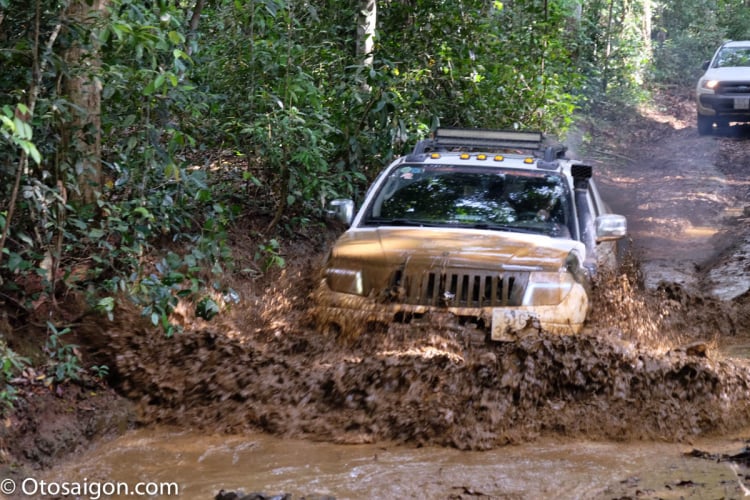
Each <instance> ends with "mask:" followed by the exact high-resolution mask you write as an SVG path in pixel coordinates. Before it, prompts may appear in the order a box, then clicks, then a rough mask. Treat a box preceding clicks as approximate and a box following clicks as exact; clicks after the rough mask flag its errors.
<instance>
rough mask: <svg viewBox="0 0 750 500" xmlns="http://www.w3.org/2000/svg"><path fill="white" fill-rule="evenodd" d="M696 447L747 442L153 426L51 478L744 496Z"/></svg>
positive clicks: (437, 492)
mask: <svg viewBox="0 0 750 500" xmlns="http://www.w3.org/2000/svg"><path fill="white" fill-rule="evenodd" d="M694 448H700V449H702V450H709V451H712V452H716V451H728V452H737V451H738V450H739V449H741V448H742V442H741V441H740V440H738V439H736V438H723V439H717V440H700V441H699V442H696V443H694V444H692V445H691V444H668V443H651V442H633V443H612V442H590V441H568V440H565V441H556V440H549V439H548V440H543V441H540V442H536V443H528V444H524V445H519V446H506V447H502V448H498V449H495V450H492V451H486V452H468V451H459V450H455V449H451V448H440V447H423V448H411V447H404V446H396V445H374V444H373V445H337V444H331V443H314V442H310V441H304V440H293V439H280V438H276V437H272V436H268V435H265V434H250V435H243V436H226V435H206V434H202V433H195V432H176V431H173V430H170V429H163V428H161V429H160V428H156V429H151V430H138V431H133V432H130V433H128V434H126V435H124V436H122V437H120V438H118V439H116V440H114V441H111V442H107V443H100V444H99V445H98V446H96V447H95V448H93V449H92V450H90V451H88V452H87V453H86V454H84V455H82V456H81V457H80V458H79V459H78V460H75V461H73V462H71V463H68V464H67V465H65V466H62V467H59V468H57V469H54V470H53V471H51V472H50V473H49V474H48V475H47V477H46V480H48V481H83V480H84V479H85V480H87V481H88V482H89V483H91V482H93V481H121V482H127V483H129V484H135V483H136V482H139V481H147V482H176V483H178V484H179V487H180V495H179V496H180V498H188V499H209V498H213V497H214V496H215V495H216V494H217V493H218V492H219V490H221V489H224V490H231V491H236V490H243V491H244V492H246V493H249V492H264V493H267V494H279V493H290V494H292V495H293V497H294V498H301V497H302V496H305V495H312V494H318V495H331V496H335V497H336V498H338V499H347V498H349V499H370V498H462V497H465V498H475V497H489V498H553V497H554V498H621V497H622V496H624V495H634V494H635V492H636V491H639V492H640V493H639V494H638V495H637V496H638V498H739V496H740V493H741V487H740V485H739V482H738V480H737V476H736V475H735V473H734V472H733V471H732V470H731V468H730V467H729V465H728V464H727V463H723V462H713V461H710V460H706V459H701V458H695V457H691V456H687V453H689V452H690V451H691V450H692V449H694ZM113 498H126V497H124V496H123V497H116V496H115V497H113Z"/></svg>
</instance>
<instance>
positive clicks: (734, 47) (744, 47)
mask: <svg viewBox="0 0 750 500" xmlns="http://www.w3.org/2000/svg"><path fill="white" fill-rule="evenodd" d="M703 69H704V71H705V72H704V73H703V76H701V77H700V79H699V80H698V86H697V88H696V100H697V102H696V108H697V110H698V133H699V134H700V135H706V134H710V133H711V132H712V130H713V126H714V124H716V125H717V126H718V127H725V126H727V125H729V123H730V122H750V41H735V42H727V43H725V44H723V45H722V46H721V47H719V48H718V49H717V50H716V53H715V54H714V56H713V58H711V60H710V61H706V62H705V63H704V64H703Z"/></svg>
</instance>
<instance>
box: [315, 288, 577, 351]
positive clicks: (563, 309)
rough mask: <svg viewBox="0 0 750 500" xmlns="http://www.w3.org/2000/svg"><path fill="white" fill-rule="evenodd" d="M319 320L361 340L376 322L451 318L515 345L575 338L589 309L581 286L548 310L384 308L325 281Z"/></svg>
mask: <svg viewBox="0 0 750 500" xmlns="http://www.w3.org/2000/svg"><path fill="white" fill-rule="evenodd" d="M315 300H316V303H317V306H316V309H315V319H316V323H317V324H318V326H319V328H321V329H323V330H324V331H328V330H330V329H331V327H334V328H335V329H336V330H338V331H340V333H341V334H342V335H343V336H346V337H352V338H356V337H357V336H359V335H361V334H362V333H364V332H365V331H366V330H367V329H368V325H371V324H373V323H379V324H390V323H391V322H394V321H404V320H405V319H408V318H410V317H414V316H423V315H429V314H433V313H434V314H436V315H444V314H450V315H453V316H454V317H459V318H469V319H472V320H475V321H479V320H481V322H482V323H483V324H484V325H485V326H487V327H488V328H489V330H490V337H491V338H492V339H493V340H500V341H512V340H517V339H519V338H521V337H523V336H524V335H526V334H528V333H532V332H538V331H544V332H548V333H553V334H562V335H565V334H575V333H578V332H580V331H581V329H582V328H583V324H584V322H585V320H586V316H587V314H588V310H589V299H588V294H587V292H586V289H585V288H584V287H583V286H582V285H580V284H576V285H575V286H573V287H572V289H571V291H570V293H568V294H567V295H566V296H565V298H564V299H563V301H562V302H560V303H559V304H557V305H549V306H510V307H436V306H425V305H413V304H401V303H379V302H376V301H375V300H373V299H372V298H370V297H363V296H359V295H352V294H345V293H339V292H333V291H331V290H330V289H329V288H328V286H327V285H326V283H325V280H322V282H321V284H320V286H319V288H318V290H317V291H316V293H315Z"/></svg>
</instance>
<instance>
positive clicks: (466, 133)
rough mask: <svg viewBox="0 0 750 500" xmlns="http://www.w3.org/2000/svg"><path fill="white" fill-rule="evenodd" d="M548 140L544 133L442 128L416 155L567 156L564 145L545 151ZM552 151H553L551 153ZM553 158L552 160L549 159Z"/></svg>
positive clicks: (417, 150) (419, 148)
mask: <svg viewBox="0 0 750 500" xmlns="http://www.w3.org/2000/svg"><path fill="white" fill-rule="evenodd" d="M543 143H544V136H543V135H542V133H541V132H517V131H515V130H492V129H481V128H439V129H437V130H435V134H434V136H433V138H432V139H425V140H423V141H419V142H418V143H417V145H416V146H415V147H414V151H413V152H412V154H422V153H426V152H429V151H440V150H442V151H446V150H483V151H504V150H509V149H510V150H513V149H520V150H526V151H529V150H531V151H535V152H541V153H543V154H544V155H545V159H548V160H549V161H551V160H553V159H555V158H560V157H561V156H562V155H563V154H564V153H565V147H564V146H562V145H558V146H548V147H547V150H546V152H545V151H543V150H542V146H543ZM550 148H552V149H550ZM547 157H549V158H547Z"/></svg>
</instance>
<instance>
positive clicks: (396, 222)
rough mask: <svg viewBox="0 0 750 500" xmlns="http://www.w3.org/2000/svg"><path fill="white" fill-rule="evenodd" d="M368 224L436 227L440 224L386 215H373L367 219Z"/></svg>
mask: <svg viewBox="0 0 750 500" xmlns="http://www.w3.org/2000/svg"><path fill="white" fill-rule="evenodd" d="M366 224H367V225H383V226H405V227H436V226H438V225H439V224H435V223H434V222H427V221H422V220H413V219H386V218H384V217H372V218H370V219H367V221H366Z"/></svg>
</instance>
